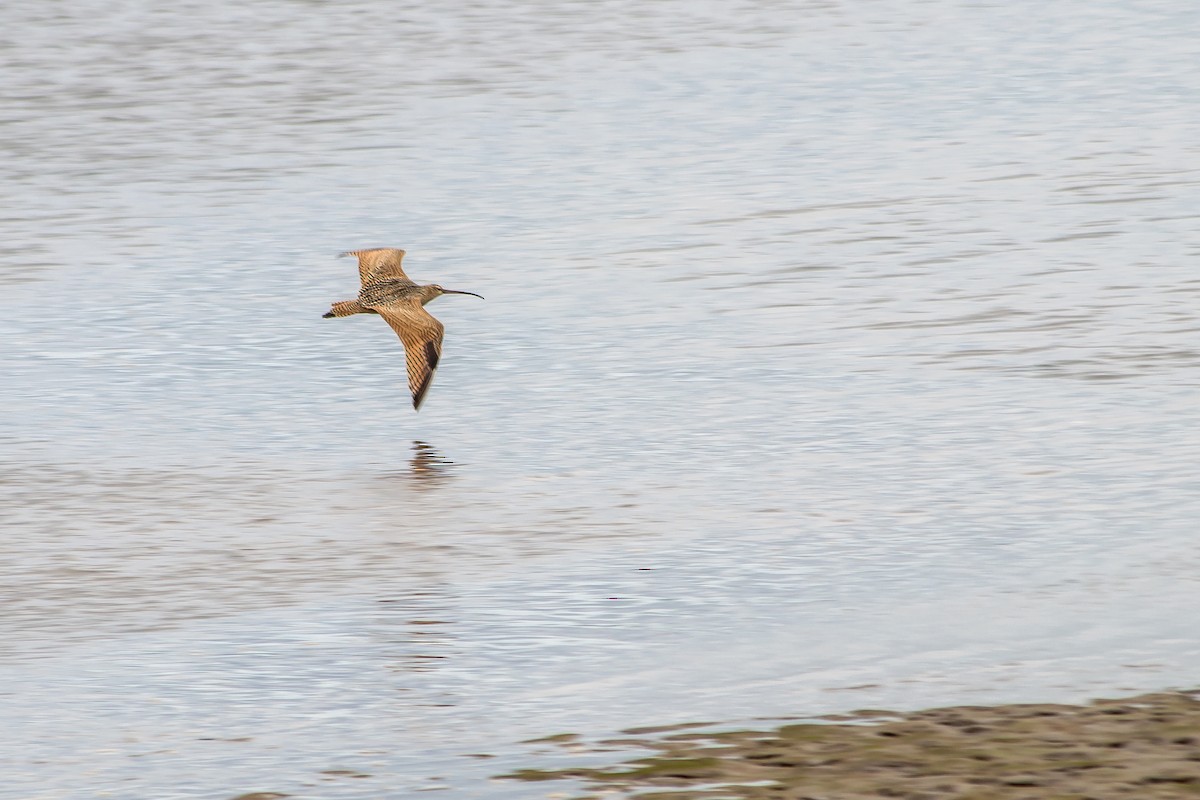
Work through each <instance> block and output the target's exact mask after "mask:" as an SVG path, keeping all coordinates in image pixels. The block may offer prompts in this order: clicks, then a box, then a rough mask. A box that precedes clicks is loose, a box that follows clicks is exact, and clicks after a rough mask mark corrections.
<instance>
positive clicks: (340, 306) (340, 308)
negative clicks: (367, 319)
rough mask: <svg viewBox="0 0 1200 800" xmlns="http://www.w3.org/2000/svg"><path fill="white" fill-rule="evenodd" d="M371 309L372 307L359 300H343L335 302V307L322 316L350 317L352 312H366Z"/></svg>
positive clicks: (327, 317) (326, 317)
mask: <svg viewBox="0 0 1200 800" xmlns="http://www.w3.org/2000/svg"><path fill="white" fill-rule="evenodd" d="M370 311H371V309H369V308H367V307H366V306H364V305H362V304H361V303H359V302H358V301H357V300H343V301H342V302H340V303H334V304H333V307H332V308H330V309H329V311H327V312H325V314H323V315H322V316H323V317H324V318H325V319H329V318H330V317H348V316H350V315H351V314H366V313H369V312H370Z"/></svg>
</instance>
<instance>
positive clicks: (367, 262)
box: [341, 247, 408, 286]
mask: <svg viewBox="0 0 1200 800" xmlns="http://www.w3.org/2000/svg"><path fill="white" fill-rule="evenodd" d="M341 255H343V256H354V257H355V258H357V259H358V278H359V280H361V281H362V282H363V285H364V286H365V285H366V283H367V281H369V280H382V279H384V278H402V279H403V280H408V276H407V275H405V274H404V267H402V266H400V262H401V261H403V260H404V251H403V250H400V249H398V248H395V247H380V248H377V249H375V250H350V251H349V252H346V253H342V254H341Z"/></svg>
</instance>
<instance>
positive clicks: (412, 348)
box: [324, 247, 483, 409]
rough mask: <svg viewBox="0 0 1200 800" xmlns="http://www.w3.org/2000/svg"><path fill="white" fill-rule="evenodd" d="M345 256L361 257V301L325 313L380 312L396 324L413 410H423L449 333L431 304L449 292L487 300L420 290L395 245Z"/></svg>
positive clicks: (344, 303) (438, 288)
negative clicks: (433, 313) (406, 368)
mask: <svg viewBox="0 0 1200 800" xmlns="http://www.w3.org/2000/svg"><path fill="white" fill-rule="evenodd" d="M341 256H354V257H356V258H357V259H358V277H359V280H360V281H362V288H361V289H360V290H359V292H358V297H357V298H356V299H354V300H343V301H341V302H339V303H334V304H333V307H332V308H330V309H329V312H328V313H327V314H325V315H324V316H325V318H329V317H348V316H350V315H351V314H378V315H379V316H381V317H383V321H384V322H386V323H387V324H388V325H391V326H392V330H394V331H395V332H396V335H397V336H399V337H400V341H401V342H402V343H403V344H404V357H405V360H406V361H407V364H408V389H409V391H410V392H412V400H413V408H415V409H420V408H421V403H422V402H423V401H424V400H425V395H426V393H428V392H429V386H430V384H431V383H433V371H434V370H435V369H437V365H438V361H439V360H440V359H441V357H442V334H443V332H444V331H445V328H443V327H442V323H440V322H438V321H437V320H436V319H434V318H433V316H432V315H431V314H430V313H429V312H428V311H426V310H425V304H426V303H428V302H429V301H430V300H433V299H434V298H435V297H441V296H442V295H444V294H469V295H474V296H475V297H478V298H480V299H481V300H482V299H483V295H479V294H475V293H474V292H459V291H454V290H451V289H443V288H442V287H441V286H438V285H437V284H430V285H429V286H419V285H418V284H417V283H416V282H415V281H413V280H412V279H411V278H409V277H408V276H407V275H405V274H404V268H403V267H402V266H401V262H402V261H403V260H404V251H403V250H399V249H397V248H394V247H381V248H378V249H376V250H351V251H349V252H347V253H342V254H341ZM341 256H339V258H340V257H341Z"/></svg>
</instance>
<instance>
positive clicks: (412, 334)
mask: <svg viewBox="0 0 1200 800" xmlns="http://www.w3.org/2000/svg"><path fill="white" fill-rule="evenodd" d="M375 310H376V311H378V312H379V315H380V316H381V317H383V318H384V320H385V321H386V322H387V324H388V325H391V326H392V330H394V331H395V332H396V335H397V336H399V337H400V341H401V342H403V343H404V358H405V360H406V361H407V363H408V390H409V391H410V392H412V399H413V408H415V409H420V408H421V403H422V401H424V400H425V394H426V393H427V392H428V391H429V387H430V385H431V384H432V383H433V371H434V370H435V369H437V365H438V361H439V360H440V359H441V357H442V334H443V333H445V328H443V327H442V323H440V322H438V321H437V320H436V319H434V318H433V316H432V315H431V314H430V313H429V312H428V311H426V310H425V308H424V306H422V305H421V301H420V300H417V299H416V298H413V299H410V300H398V301H396V302H394V303H388V304H387V305H385V306H376V307H375Z"/></svg>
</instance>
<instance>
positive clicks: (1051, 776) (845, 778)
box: [504, 690, 1200, 800]
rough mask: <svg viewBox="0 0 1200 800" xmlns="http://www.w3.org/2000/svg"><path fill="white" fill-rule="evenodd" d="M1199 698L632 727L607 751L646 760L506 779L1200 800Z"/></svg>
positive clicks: (731, 793)
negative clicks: (753, 725)
mask: <svg viewBox="0 0 1200 800" xmlns="http://www.w3.org/2000/svg"><path fill="white" fill-rule="evenodd" d="M1198 697H1200V690H1197V691H1190V692H1164V693H1158V694H1147V695H1141V696H1138V697H1131V698H1124V699H1116V700H1096V701H1093V702H1092V703H1090V704H1088V705H1084V706H1074V705H1054V704H1045V703H1041V704H1018V705H1004V706H992V707H984V706H958V707H951V708H936V709H931V710H926V711H917V712H911V713H904V714H896V713H892V712H887V711H875V710H864V711H858V712H854V713H853V714H849V715H840V716H830V717H820V718H815V719H810V720H806V721H805V722H803V723H799V724H788V725H783V726H782V727H779V728H776V729H775V730H771V731H732V732H729V731H727V732H718V733H711V732H710V733H706V732H696V731H694V730H693V731H680V730H679V729H675V730H676V732H675V733H671V734H668V735H666V736H650V734H652V733H653V731H652V730H649V729H641V730H634V731H627V732H626V733H629V734H631V737H630V738H623V739H618V740H610V741H606V742H604V743H603V746H627V747H628V746H636V747H645V748H649V749H650V750H651V751H653V754H652V755H650V756H647V757H644V758H639V759H636V760H634V761H630V762H627V763H624V764H621V765H618V766H613V767H610V768H567V769H558V770H535V769H531V770H521V771H519V772H517V773H514V774H511V775H507V776H504V777H508V778H515V779H520V780H527V781H548V780H555V779H575V780H583V781H584V782H585V784H586V785H587V787H588V789H589V790H590V791H594V792H596V793H598V794H597V795H595V796H599V794H601V793H604V794H605V796H612V795H611V793H613V792H616V793H618V794H619V795H620V794H624V795H634V796H638V797H642V796H644V797H653V798H655V800H684V798H717V797H721V798H745V800H754V799H755V798H773V799H776V800H777V799H779V798H786V799H788V800H851V799H854V800H857V798H878V797H897V798H910V799H911V800H918V799H924V798H929V799H932V798H964V800H965V799H968V798H969V799H970V800H992V799H993V798H995V799H996V800H1007V798H1013V799H1014V800H1016V798H1056V799H1057V800H1085V798H1092V799H1094V800H1106V799H1107V798H1113V797H1136V798H1183V797H1200V699H1198ZM593 758H594V756H593ZM583 796H584V797H588V796H593V795H589V794H585V795H583Z"/></svg>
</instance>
